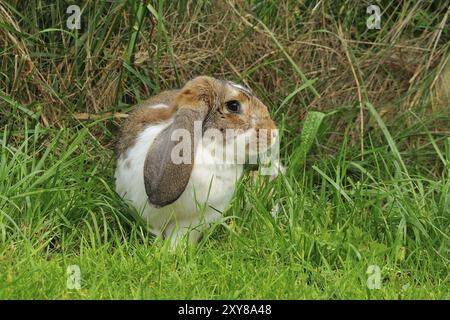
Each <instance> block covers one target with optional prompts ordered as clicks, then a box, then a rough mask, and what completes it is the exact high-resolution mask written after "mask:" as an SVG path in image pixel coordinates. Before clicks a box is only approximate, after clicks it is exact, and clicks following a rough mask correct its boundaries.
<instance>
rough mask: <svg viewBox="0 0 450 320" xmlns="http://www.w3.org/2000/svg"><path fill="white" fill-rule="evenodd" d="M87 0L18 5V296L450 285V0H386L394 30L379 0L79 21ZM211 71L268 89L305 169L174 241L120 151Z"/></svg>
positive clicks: (419, 294) (4, 265) (244, 196)
mask: <svg viewBox="0 0 450 320" xmlns="http://www.w3.org/2000/svg"><path fill="white" fill-rule="evenodd" d="M68 4H69V2H67V3H66V2H64V1H54V2H53V4H47V3H45V2H42V1H34V2H30V3H27V2H23V1H13V0H10V1H8V2H5V3H2V4H0V28H1V31H0V42H1V43H2V49H1V50H0V65H1V68H0V70H1V72H0V84H1V85H0V299H130V298H131V299H179V298H180V299H181V298H184V299H449V298H450V289H449V288H450V273H449V268H450V262H449V240H450V239H449V238H450V236H449V235H450V126H449V123H450V112H449V111H448V110H449V106H450V103H449V99H448V98H449V95H446V92H447V93H448V89H447V88H448V83H449V82H448V77H449V72H450V71H449V67H448V66H449V62H448V43H449V32H448V28H447V29H442V28H441V29H440V28H439V26H441V25H442V23H443V22H444V25H445V22H446V21H447V18H448V8H447V7H445V6H444V5H443V4H441V5H438V4H436V3H431V2H430V3H428V2H425V3H422V4H419V5H417V7H415V6H416V2H415V1H404V2H403V3H400V4H399V3H398V2H395V1H392V2H390V1H381V2H380V6H381V7H382V12H383V20H382V25H381V26H382V29H381V30H380V31H374V30H367V29H366V27H365V20H366V18H367V16H366V14H365V8H366V4H363V5H362V4H360V2H359V1H358V2H352V1H343V2H342V4H340V5H332V4H328V3H327V2H323V3H320V4H319V5H317V3H315V2H309V1H304V2H298V1H292V2H291V1H287V2H284V3H279V2H276V1H262V2H256V1H245V2H239V3H238V5H236V6H232V4H231V2H227V1H224V2H217V3H216V4H211V3H209V2H199V3H197V4H196V5H190V6H187V4H186V3H184V2H183V1H180V2H178V3H176V4H175V2H164V1H160V2H158V3H156V2H152V4H151V5H147V6H146V7H143V6H142V5H140V3H139V2H138V1H131V0H130V1H122V2H106V1H97V2H86V3H85V4H84V5H80V7H81V8H82V10H83V16H82V29H81V30H74V31H71V30H67V29H65V19H66V14H65V8H66V6H67V5H68ZM413 9H414V10H413ZM275 13H276V14H275ZM274 17H275V18H274ZM405 52H406V54H405ZM196 74H209V75H213V76H217V77H223V78H228V79H233V80H237V81H242V82H244V83H247V84H249V85H250V86H251V87H252V88H253V89H254V91H255V92H256V94H257V95H258V96H260V97H261V99H262V100H263V101H264V102H265V103H266V104H267V105H268V107H269V109H270V111H271V113H272V115H273V117H274V119H275V120H276V121H277V123H278V124H279V126H280V128H281V129H282V130H281V135H282V140H281V152H280V154H281V159H282V161H283V163H284V164H285V165H286V167H287V172H286V173H285V174H284V175H283V176H280V177H278V178H277V179H276V180H274V181H271V182H269V181H267V180H265V178H264V177H255V176H254V175H252V174H250V173H247V174H246V175H245V176H244V177H243V179H242V181H241V182H240V184H239V187H238V189H237V190H236V194H235V196H234V198H233V201H232V203H231V204H230V208H229V209H228V210H227V211H226V212H225V213H224V219H223V221H221V222H220V223H218V224H217V225H216V226H215V227H214V228H213V230H211V232H210V233H208V234H207V235H206V236H205V237H204V239H203V240H202V242H201V243H200V245H199V246H198V247H188V248H183V247H181V248H178V250H177V251H175V252H173V251H171V250H169V248H168V246H167V244H166V243H164V242H162V241H160V240H157V239H155V238H154V237H153V236H152V235H151V234H149V233H148V232H146V230H145V225H143V224H142V223H141V222H140V221H139V220H138V219H136V217H135V213H134V212H133V211H132V210H131V209H130V208H127V207H126V206H125V204H124V203H123V202H122V201H121V199H120V198H119V197H118V196H117V194H116V193H115V192H114V180H113V172H114V162H115V154H114V150H113V148H114V143H115V141H116V138H117V129H118V127H119V125H120V123H121V120H120V119H121V116H123V115H124V114H125V113H127V112H128V111H130V110H132V108H133V105H134V104H135V103H136V102H138V101H140V100H141V99H144V98H146V97H148V96H150V95H152V94H155V93H157V92H159V90H163V89H167V88H173V87H175V86H177V85H180V84H182V83H183V82H184V81H185V80H186V79H189V78H191V77H192V76H194V75H196ZM446 81H447V82H446ZM446 90H447V91H446ZM86 114H87V115H88V117H86V116H85V115H86ZM71 265H78V266H79V268H80V272H81V289H80V290H74V289H69V288H68V287H67V280H68V277H69V275H68V273H67V268H68V267H69V266H71ZM374 265H375V266H378V267H379V268H380V272H381V274H380V276H381V283H380V288H379V289H369V288H368V286H367V281H368V280H369V279H370V277H371V275H372V274H370V272H369V273H368V270H370V268H369V267H370V266H374Z"/></svg>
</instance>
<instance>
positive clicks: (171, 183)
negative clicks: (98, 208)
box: [115, 76, 277, 245]
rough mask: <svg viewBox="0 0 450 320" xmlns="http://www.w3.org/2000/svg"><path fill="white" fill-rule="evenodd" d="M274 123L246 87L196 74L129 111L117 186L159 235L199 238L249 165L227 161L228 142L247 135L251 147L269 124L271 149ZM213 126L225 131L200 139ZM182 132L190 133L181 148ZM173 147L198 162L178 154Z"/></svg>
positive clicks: (176, 239) (267, 133)
mask: <svg viewBox="0 0 450 320" xmlns="http://www.w3.org/2000/svg"><path fill="white" fill-rule="evenodd" d="M196 124H197V125H198V124H200V125H201V126H200V129H198V126H196ZM230 129H232V130H230ZM262 129H265V130H262ZM275 129H276V126H275V124H274V122H273V121H272V119H271V117H270V114H269V112H268V110H267V107H266V106H265V105H264V104H263V103H262V102H261V101H260V100H258V98H256V97H255V96H254V95H253V94H252V93H251V91H250V90H248V89H247V88H244V87H242V86H240V85H237V84H234V83H232V82H228V81H222V80H218V79H215V78H211V77H207V76H200V77H197V78H194V79H193V80H190V81H189V82H187V83H186V84H185V85H184V87H183V88H181V89H179V90H171V91H165V92H162V93H160V94H158V95H157V96H154V97H152V98H150V99H149V100H147V101H145V102H144V103H142V104H141V106H139V107H138V108H137V109H136V110H135V111H134V112H133V113H132V114H131V115H130V116H129V117H128V118H127V120H126V122H125V124H124V126H123V128H122V133H121V138H120V141H119V144H118V152H119V155H118V160H117V168H116V172H115V178H116V191H117V193H118V194H119V195H120V196H122V197H123V198H124V199H125V200H127V201H128V202H130V204H131V205H132V206H134V207H135V208H136V209H137V210H138V211H139V212H140V213H141V215H142V217H143V218H144V220H146V221H147V223H148V224H149V228H150V230H151V231H152V232H153V233H154V234H156V235H158V236H162V237H165V238H170V239H171V243H172V245H176V244H177V243H178V242H179V241H180V240H181V239H182V238H183V237H184V236H188V237H189V241H190V242H192V243H196V242H197V241H198V240H199V238H200V236H201V231H202V229H203V228H204V227H207V226H209V225H210V223H211V222H213V221H217V220H218V219H220V217H221V214H220V213H221V212H223V211H224V210H225V209H226V207H227V205H228V203H229V202H230V200H231V197H232V195H233V192H234V189H235V186H236V182H237V180H238V179H239V178H240V176H241V175H242V172H243V165H244V164H243V163H242V162H240V161H235V160H236V157H234V158H233V159H234V161H223V160H224V159H223V153H226V152H228V151H229V149H228V148H229V147H230V146H231V148H233V150H235V149H234V148H235V146H234V145H233V143H230V141H236V140H237V139H240V138H242V137H244V138H245V139H244V140H245V144H246V148H245V150H244V152H245V153H251V152H252V149H251V147H249V146H250V145H251V144H250V142H251V141H254V140H255V139H256V141H257V142H258V141H260V140H261V131H264V132H265V133H264V135H265V136H264V139H267V141H268V146H269V147H267V149H268V148H270V146H271V145H272V144H273V142H274V140H276V132H277V131H276V130H275ZM196 130H197V131H196ZM208 130H211V131H214V132H219V133H223V134H224V137H225V136H226V138H223V139H222V138H215V136H214V135H213V138H212V139H211V136H209V137H208V139H200V140H199V139H198V138H195V136H196V134H197V136H198V134H199V135H200V138H204V136H205V134H206V132H207V131H208ZM178 131H179V132H182V133H187V134H188V135H189V137H190V140H189V141H187V142H188V143H187V146H188V148H187V149H186V148H185V149H183V151H181V152H180V151H179V150H178V148H179V146H178V147H177V145H178V144H179V140H180V136H179V135H178V134H176V133H177V132H178ZM225 132H227V135H225ZM228 132H231V134H230V135H228ZM252 139H253V140H252ZM224 140H225V141H224ZM240 141H243V140H240ZM185 143H186V141H185ZM218 143H224V144H225V147H224V149H221V150H223V153H221V152H216V150H215V149H214V148H211V146H212V145H215V144H218ZM253 145H254V144H253ZM185 146H186V145H185ZM176 149H177V150H176ZM186 150H187V151H186ZM174 154H178V155H179V156H181V157H182V159H188V160H189V159H192V161H181V162H180V161H179V160H175V161H174Z"/></svg>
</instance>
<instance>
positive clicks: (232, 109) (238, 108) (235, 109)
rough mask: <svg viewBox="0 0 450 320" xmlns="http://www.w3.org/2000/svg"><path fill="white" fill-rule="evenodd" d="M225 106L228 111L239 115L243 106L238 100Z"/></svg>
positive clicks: (228, 102)
mask: <svg viewBox="0 0 450 320" xmlns="http://www.w3.org/2000/svg"><path fill="white" fill-rule="evenodd" d="M225 105H226V106H227V109H228V111H230V112H233V113H239V112H240V111H241V104H240V103H239V101H236V100H231V101H227V102H226V103H225Z"/></svg>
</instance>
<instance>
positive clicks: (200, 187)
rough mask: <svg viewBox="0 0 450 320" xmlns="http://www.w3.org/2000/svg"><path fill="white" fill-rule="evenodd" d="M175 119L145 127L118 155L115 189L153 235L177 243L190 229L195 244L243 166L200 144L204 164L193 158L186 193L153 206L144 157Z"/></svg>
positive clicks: (227, 198) (226, 198) (223, 206)
mask: <svg viewBox="0 0 450 320" xmlns="http://www.w3.org/2000/svg"><path fill="white" fill-rule="evenodd" d="M157 107H160V106H159V105H158V106H157ZM172 121H173V119H170V120H169V121H166V122H163V123H159V124H154V125H149V126H148V127H146V128H145V129H144V130H143V131H142V132H141V133H140V134H139V135H138V137H137V139H136V143H135V145H134V146H132V147H131V148H129V149H128V150H127V152H126V154H125V155H123V154H122V155H121V156H120V157H119V159H118V161H117V168H116V172H115V178H116V191H117V193H118V194H119V195H120V196H122V197H123V198H124V199H125V200H126V201H129V202H130V203H131V205H132V206H133V207H134V208H137V209H138V210H139V212H140V214H141V216H142V217H143V218H144V219H145V221H146V222H147V223H148V225H149V228H150V230H151V231H152V232H153V233H154V234H156V235H159V236H164V237H170V239H171V242H172V244H173V245H176V244H177V243H178V242H179V241H180V240H181V239H182V238H183V237H184V236H185V235H186V234H187V233H188V232H189V231H190V232H189V240H190V242H193V243H195V242H197V241H198V239H199V238H200V235H201V232H200V231H201V230H203V229H204V228H205V227H207V226H208V224H210V223H211V222H213V221H217V220H218V219H220V217H221V215H220V213H219V212H223V211H224V210H225V209H226V206H227V205H228V203H229V202H230V200H231V197H232V195H233V192H234V189H235V186H236V182H237V180H238V179H239V178H240V176H241V175H242V172H243V165H242V164H223V159H222V158H220V159H219V158H216V157H214V156H213V155H212V154H211V152H210V150H211V148H206V147H205V146H204V145H202V144H201V143H200V144H199V145H198V147H197V151H196V156H195V157H196V159H200V158H199V157H202V158H201V159H202V164H197V163H200V161H194V166H193V169H192V173H191V176H190V179H189V182H188V185H187V187H186V189H185V190H184V192H183V193H182V194H181V196H180V197H179V198H178V199H177V200H176V201H175V202H173V203H172V204H170V205H167V206H164V207H161V208H155V207H153V206H152V205H150V204H149V201H148V196H147V194H146V191H145V186H144V175H143V170H144V162H145V157H146V155H147V152H148V150H149V149H150V146H151V145H152V143H153V142H154V139H155V138H156V137H157V136H158V134H159V133H160V132H161V131H162V130H164V129H165V128H166V127H167V126H169V125H170V124H171V123H172ZM205 159H207V160H209V161H205ZM205 162H206V163H208V164H205ZM198 206H200V207H198ZM199 208H202V209H200V210H199ZM218 211H219V212H218ZM199 212H201V213H200V214H199Z"/></svg>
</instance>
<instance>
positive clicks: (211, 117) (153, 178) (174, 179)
mask: <svg viewBox="0 0 450 320" xmlns="http://www.w3.org/2000/svg"><path fill="white" fill-rule="evenodd" d="M172 103H173V105H172V110H174V116H173V122H172V123H171V124H170V125H169V126H168V127H167V128H166V129H164V130H163V131H162V132H161V133H160V134H159V136H158V137H157V138H156V139H155V141H154V143H153V144H152V146H151V147H150V150H149V152H148V154H147V157H146V160H145V165H144V181H145V188H146V192H147V195H148V197H149V200H150V203H152V204H153V205H155V206H165V205H167V204H170V203H172V202H174V201H175V200H176V199H178V197H179V196H180V195H181V194H182V192H183V191H184V189H185V188H186V185H187V183H188V181H189V178H190V174H191V171H192V168H193V164H194V160H195V161H198V158H196V157H195V155H196V148H197V146H198V143H202V145H203V146H205V145H206V146H208V144H209V145H214V146H216V145H217V144H221V145H222V146H223V148H222V149H221V150H222V151H223V152H224V153H227V152H229V151H230V150H236V147H237V154H236V155H234V156H233V157H232V159H231V160H232V161H242V159H243V156H244V158H245V159H248V156H249V155H255V154H258V153H261V152H265V151H267V149H269V148H270V146H271V145H272V144H273V143H274V141H275V140H276V135H277V130H276V126H275V123H274V122H273V121H272V119H271V117H270V114H269V111H268V110H267V107H266V106H265V105H264V104H263V103H262V102H261V101H260V100H259V99H258V98H257V97H255V96H254V95H253V93H252V92H251V91H250V90H249V89H248V88H245V87H243V86H241V85H237V84H234V83H232V82H229V81H223V80H218V79H215V78H212V77H207V76H200V77H197V78H194V79H193V80H190V81H189V82H187V83H186V84H185V85H184V87H183V88H181V89H180V90H179V91H178V92H177V95H176V96H175V98H174V99H173V102H172ZM180 138H182V139H183V140H184V141H180ZM236 142H237V146H236ZM182 143H184V146H182V147H180V144H182ZM239 152H241V153H243V154H239ZM216 156H217V155H216ZM224 156H225V158H224V161H227V162H228V161H230V157H227V156H226V155H224ZM180 159H181V161H180ZM183 160H184V161H183ZM186 160H187V161H186Z"/></svg>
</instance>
